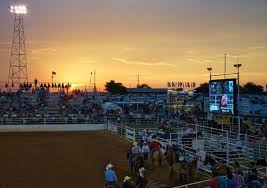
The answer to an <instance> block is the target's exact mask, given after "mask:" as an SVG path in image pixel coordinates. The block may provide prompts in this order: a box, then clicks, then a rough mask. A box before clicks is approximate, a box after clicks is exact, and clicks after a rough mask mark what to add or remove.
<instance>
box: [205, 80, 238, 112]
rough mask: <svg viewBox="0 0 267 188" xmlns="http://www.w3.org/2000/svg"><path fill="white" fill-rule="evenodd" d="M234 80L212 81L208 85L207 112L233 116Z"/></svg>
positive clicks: (234, 101)
mask: <svg viewBox="0 0 267 188" xmlns="http://www.w3.org/2000/svg"><path fill="white" fill-rule="evenodd" d="M235 104H236V79H224V80H212V81H210V83H209V111H210V112H212V113H228V114H233V115H234V114H235V106H236V105H235Z"/></svg>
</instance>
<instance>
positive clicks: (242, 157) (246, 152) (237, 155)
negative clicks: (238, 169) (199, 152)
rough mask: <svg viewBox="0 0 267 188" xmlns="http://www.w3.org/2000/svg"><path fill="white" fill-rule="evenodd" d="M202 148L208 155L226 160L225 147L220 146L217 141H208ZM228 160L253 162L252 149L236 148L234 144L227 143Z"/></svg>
mask: <svg viewBox="0 0 267 188" xmlns="http://www.w3.org/2000/svg"><path fill="white" fill-rule="evenodd" d="M204 146H205V151H206V152H207V153H208V154H211V155H213V156H216V157H217V158H218V159H224V160H226V159H227V145H226V144H224V145H221V144H220V143H219V141H218V139H216V140H215V139H209V140H207V141H205V145H204ZM228 160H230V161H239V162H242V161H249V160H253V149H249V148H247V147H245V146H243V147H242V148H238V146H236V145H235V144H233V143H231V142H228Z"/></svg>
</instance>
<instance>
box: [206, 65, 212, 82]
mask: <svg viewBox="0 0 267 188" xmlns="http://www.w3.org/2000/svg"><path fill="white" fill-rule="evenodd" d="M207 70H208V71H209V72H210V81H211V71H212V68H211V67H208V68H207Z"/></svg>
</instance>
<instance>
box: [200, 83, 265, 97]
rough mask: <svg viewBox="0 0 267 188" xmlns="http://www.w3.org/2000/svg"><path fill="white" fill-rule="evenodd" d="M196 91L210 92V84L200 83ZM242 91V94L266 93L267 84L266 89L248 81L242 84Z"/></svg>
mask: <svg viewBox="0 0 267 188" xmlns="http://www.w3.org/2000/svg"><path fill="white" fill-rule="evenodd" d="M195 90H196V93H204V94H207V93H209V84H208V83H203V84H200V86H199V87H198V88H196V89H195ZM240 93H242V94H254V95H266V94H267V85H266V89H265V91H264V87H263V86H262V85H257V84H255V83H253V82H248V83H246V84H244V85H243V86H240Z"/></svg>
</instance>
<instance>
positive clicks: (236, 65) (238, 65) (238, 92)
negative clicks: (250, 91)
mask: <svg viewBox="0 0 267 188" xmlns="http://www.w3.org/2000/svg"><path fill="white" fill-rule="evenodd" d="M241 66H242V64H240V63H237V64H234V67H235V68H237V85H238V87H237V115H238V135H237V137H238V139H240V129H241V127H240V124H241V122H240V113H239V110H240V76H239V69H240V67H241Z"/></svg>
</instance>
